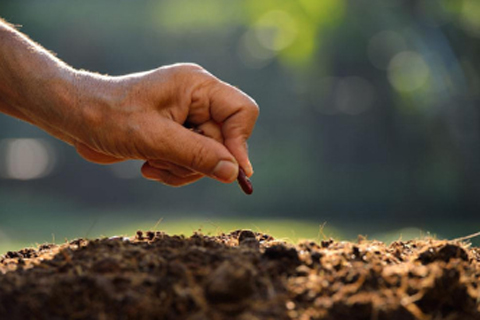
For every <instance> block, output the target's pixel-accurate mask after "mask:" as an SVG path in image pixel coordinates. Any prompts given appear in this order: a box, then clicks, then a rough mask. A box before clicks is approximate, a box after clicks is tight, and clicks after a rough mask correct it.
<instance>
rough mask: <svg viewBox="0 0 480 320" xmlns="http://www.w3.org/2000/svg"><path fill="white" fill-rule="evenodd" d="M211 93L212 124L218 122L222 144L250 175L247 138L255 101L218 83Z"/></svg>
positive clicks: (255, 113)
mask: <svg viewBox="0 0 480 320" xmlns="http://www.w3.org/2000/svg"><path fill="white" fill-rule="evenodd" d="M217 86H219V87H218V88H216V89H212V90H210V93H211V95H210V99H209V100H210V112H211V115H212V118H213V120H214V121H216V122H218V123H221V124H222V127H221V131H222V136H223V139H224V144H225V146H226V147H227V148H228V150H229V151H230V152H231V153H232V154H233V155H234V157H235V158H236V159H237V161H238V163H239V164H240V166H241V167H242V168H243V169H244V170H245V173H246V174H247V176H251V175H252V174H253V168H252V165H251V163H250V161H249V158H248V148H247V139H248V138H249V137H250V135H251V133H252V131H253V127H254V126H255V122H256V121H257V118H258V115H259V109H258V106H257V104H256V103H255V101H254V100H253V99H252V98H250V97H249V96H247V95H246V94H244V93H243V92H242V91H240V90H238V89H237V88H234V87H232V86H230V85H228V84H226V83H223V82H219V83H218V84H217Z"/></svg>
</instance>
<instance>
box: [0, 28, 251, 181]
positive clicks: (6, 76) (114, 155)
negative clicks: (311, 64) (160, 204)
mask: <svg viewBox="0 0 480 320" xmlns="http://www.w3.org/2000/svg"><path fill="white" fill-rule="evenodd" d="M0 112H3V113H6V114H8V115H11V116H13V117H16V118H19V119H21V120H24V121H27V122H29V123H31V124H33V125H35V126H38V127H39V128H41V129H43V130H45V131H47V132H48V133H50V134H51V135H53V136H55V137H57V138H59V139H61V140H63V141H65V142H66V143H69V144H71V145H73V146H74V147H75V148H76V150H77V152H78V153H79V154H80V155H81V156H82V157H83V158H85V159H86V160H88V161H91V162H95V163H99V164H110V163H115V162H119V161H124V160H129V159H138V160H144V161H145V163H144V165H143V167H142V174H143V176H144V177H145V178H147V179H151V180H156V181H160V182H162V183H164V184H167V185H171V186H182V185H186V184H189V183H192V182H194V181H197V180H198V179H201V178H202V177H205V176H207V177H210V178H213V179H216V180H218V181H221V182H225V183H230V182H233V181H235V179H236V178H237V175H238V170H239V166H241V167H242V168H243V169H244V170H245V173H246V175H247V176H249V177H250V176H251V175H252V174H253V168H252V165H251V163H250V160H249V157H248V150H247V139H248V138H249V137H250V135H251V133H252V130H253V127H254V125H255V122H256V120H257V117H258V114H259V110H258V106H257V104H256V103H255V101H254V100H253V99H252V98H250V97H249V96H248V95H246V94H245V93H243V92H242V91H240V90H238V89H237V88H235V87H233V86H231V85H229V84H227V83H225V82H223V81H221V80H219V79H218V78H216V77H215V76H213V75H212V74H210V73H209V72H207V71H206V70H205V69H203V68H202V67H200V66H198V65H196V64H185V63H182V64H174V65H170V66H164V67H160V68H158V69H155V70H151V71H147V72H141V73H135V74H129V75H124V76H115V77H114V76H104V75H99V74H95V73H91V72H87V71H83V70H76V69H74V68H72V67H70V66H68V65H67V64H65V63H64V62H62V61H61V60H59V59H57V58H56V57H55V56H54V55H53V54H51V53H50V52H48V51H47V50H45V49H44V48H42V47H41V46H40V45H38V44H36V43H34V42H33V41H31V40H30V39H28V38H27V37H26V36H25V35H24V34H22V33H20V32H19V31H17V30H16V29H15V28H13V27H12V26H10V25H8V24H7V23H5V22H4V21H0ZM185 124H188V125H189V126H191V127H195V128H198V129H200V130H202V131H203V135H200V134H198V133H196V132H194V131H192V130H189V129H187V128H186V127H185Z"/></svg>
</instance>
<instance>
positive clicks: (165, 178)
mask: <svg viewBox="0 0 480 320" xmlns="http://www.w3.org/2000/svg"><path fill="white" fill-rule="evenodd" d="M142 175H143V176H144V177H145V178H146V179H149V180H155V181H159V182H162V183H164V184H166V185H169V186H173V187H181V186H185V185H188V184H190V183H193V182H195V181H197V180H199V179H201V178H203V175H202V174H199V173H192V174H190V175H187V176H179V175H177V174H176V173H175V172H173V171H170V170H167V169H159V168H156V167H153V166H151V165H150V163H149V162H145V163H144V165H143V166H142Z"/></svg>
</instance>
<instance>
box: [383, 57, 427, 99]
mask: <svg viewBox="0 0 480 320" xmlns="http://www.w3.org/2000/svg"><path fill="white" fill-rule="evenodd" d="M429 75H430V70H429V68H428V65H427V63H426V62H425V60H424V59H423V57H422V55H420V54H419V53H417V52H414V51H403V52H400V53H398V54H397V55H395V56H394V57H393V58H392V60H391V61H390V63H389V65H388V80H389V81H390V84H391V85H392V86H393V87H394V88H395V89H396V90H398V91H402V92H409V91H414V90H416V89H418V88H420V87H421V86H422V85H424V84H425V83H426V82H427V79H428V77H429Z"/></svg>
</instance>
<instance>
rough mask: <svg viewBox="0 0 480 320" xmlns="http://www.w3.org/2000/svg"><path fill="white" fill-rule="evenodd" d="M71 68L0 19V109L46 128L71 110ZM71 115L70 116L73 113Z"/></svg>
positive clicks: (72, 93)
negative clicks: (47, 124)
mask: <svg viewBox="0 0 480 320" xmlns="http://www.w3.org/2000/svg"><path fill="white" fill-rule="evenodd" d="M74 74H75V73H74V70H73V69H72V68H70V67H68V66H67V65H66V64H65V63H63V62H61V61H60V60H59V59H57V58H55V57H54V56H53V55H52V54H51V53H49V52H48V51H46V50H45V49H44V48H42V47H41V46H39V45H37V44H35V43H34V42H33V41H31V40H30V39H28V38H27V37H26V36H24V35H23V34H21V33H20V32H18V31H17V30H15V29H14V28H12V27H11V26H9V25H8V24H6V23H5V22H3V21H1V20H0V111H1V112H4V113H7V114H9V115H12V116H14V117H17V118H20V119H22V120H25V121H28V122H31V123H33V124H35V125H38V126H40V127H45V122H49V123H50V124H54V125H55V126H61V125H62V124H64V122H65V121H68V119H67V118H68V116H67V115H68V114H69V113H72V112H74V109H73V106H74V104H75V101H74V100H75V93H74V85H73V84H74ZM72 116H73V115H72Z"/></svg>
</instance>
